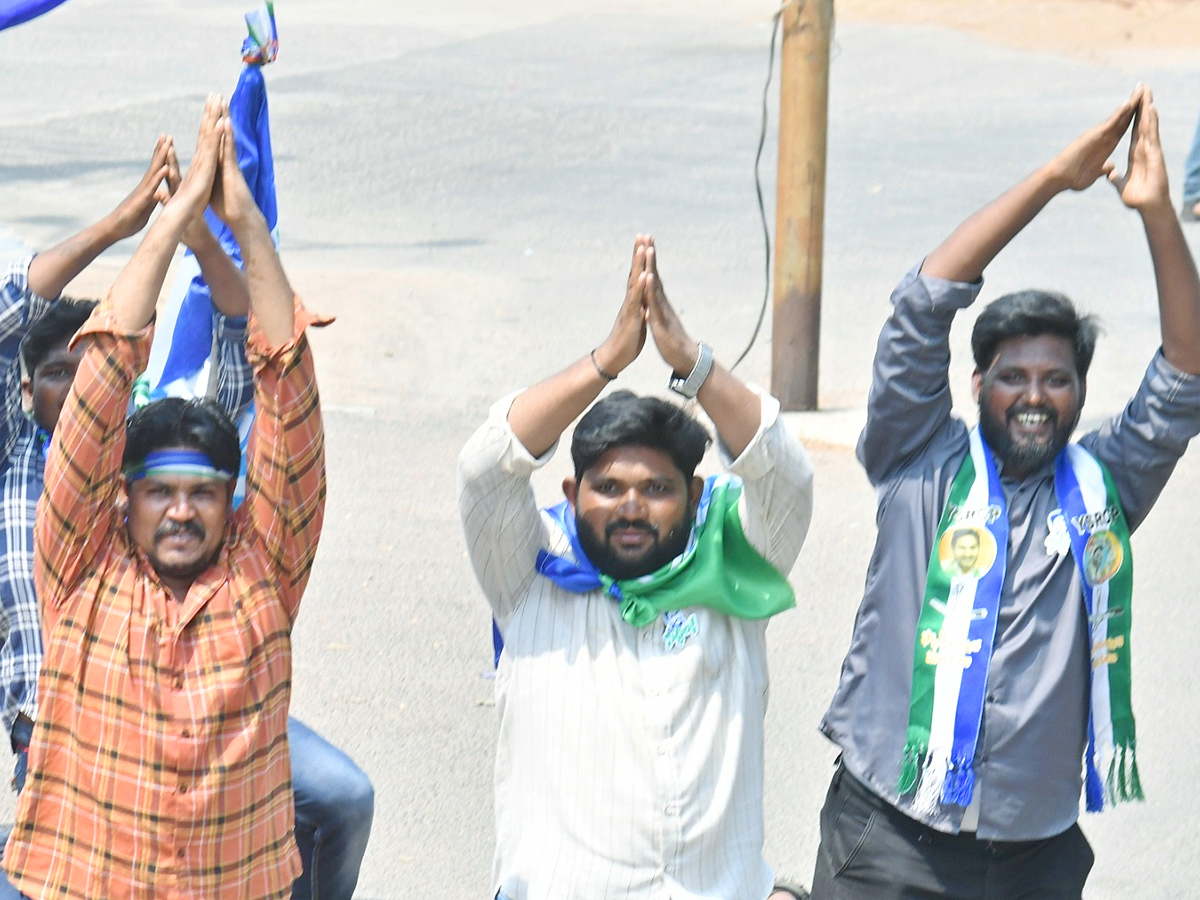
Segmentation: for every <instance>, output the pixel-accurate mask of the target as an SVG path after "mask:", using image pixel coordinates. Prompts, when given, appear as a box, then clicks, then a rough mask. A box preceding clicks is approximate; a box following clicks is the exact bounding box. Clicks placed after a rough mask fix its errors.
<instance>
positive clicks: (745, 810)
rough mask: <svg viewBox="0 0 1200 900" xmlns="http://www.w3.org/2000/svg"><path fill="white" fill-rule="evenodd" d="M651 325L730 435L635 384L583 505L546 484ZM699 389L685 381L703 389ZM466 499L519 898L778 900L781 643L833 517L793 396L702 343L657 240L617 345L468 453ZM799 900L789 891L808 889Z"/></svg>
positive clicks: (588, 475)
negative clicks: (493, 634) (549, 504)
mask: <svg viewBox="0 0 1200 900" xmlns="http://www.w3.org/2000/svg"><path fill="white" fill-rule="evenodd" d="M647 331H649V333H650V335H651V336H652V337H653V339H654V343H655V346H656V347H657V348H658V352H659V354H660V355H661V356H662V358H663V361H664V362H666V363H667V365H668V366H669V367H670V368H671V369H672V370H673V372H674V373H675V375H674V377H673V378H672V379H671V386H672V388H673V389H675V390H676V391H677V392H678V393H681V394H683V395H684V396H685V397H695V398H696V399H698V400H699V402H700V404H701V406H702V407H703V408H704V410H705V412H706V413H707V414H708V416H709V417H710V418H711V419H712V421H713V423H714V425H715V426H716V430H717V433H718V437H719V438H720V445H721V449H722V451H723V453H724V455H725V458H726V461H727V462H728V465H727V467H726V470H725V472H724V473H722V474H721V475H718V476H716V477H714V478H710V479H709V480H708V481H704V480H702V479H700V478H697V477H695V476H694V470H695V467H696V464H697V463H698V462H699V461H700V458H701V456H703V453H704V450H705V447H706V446H707V444H708V435H707V433H706V432H705V431H704V429H703V427H702V426H700V425H699V424H698V423H697V422H696V421H695V420H694V419H692V418H691V417H690V416H689V415H687V414H686V413H684V412H683V411H682V410H680V409H678V408H677V407H674V406H672V405H671V404H668V403H665V402H664V401H661V400H657V399H654V398H637V397H635V396H634V395H632V394H630V393H628V392H624V391H622V392H618V393H616V394H613V395H611V396H610V397H607V398H606V399H605V400H603V401H601V402H600V403H598V404H596V406H595V407H593V409H592V410H591V411H589V412H588V414H587V415H586V416H584V417H583V419H582V420H581V421H580V423H579V425H578V426H577V427H576V430H575V436H574V439H573V442H572V457H573V461H574V463H575V477H573V478H568V479H566V480H565V481H564V482H563V491H564V493H565V495H566V498H567V502H566V503H563V504H560V505H559V506H557V507H555V508H552V509H550V510H544V511H539V510H538V508H537V506H536V504H535V502H534V498H533V492H532V489H531V487H530V483H529V479H530V475H531V473H532V472H533V471H534V470H535V469H536V468H537V467H538V466H540V465H542V464H543V463H545V462H546V461H547V460H548V459H549V457H550V455H551V453H552V451H553V450H554V448H555V446H556V444H557V442H558V439H559V437H560V436H561V435H562V433H563V431H565V430H566V429H567V428H568V427H569V426H570V425H571V423H572V422H574V420H575V419H576V418H577V417H579V416H580V414H581V413H583V411H584V410H585V409H586V408H587V407H588V405H589V404H591V403H592V401H593V400H595V399H596V397H597V396H598V395H599V394H600V392H601V390H602V389H603V388H604V387H605V385H606V384H607V383H608V382H610V381H612V380H614V379H615V378H616V376H617V375H618V374H619V373H620V372H621V371H622V370H623V369H624V368H625V367H626V366H628V365H629V364H630V363H632V362H633V361H634V359H636V358H637V356H638V355H639V354H640V352H641V350H642V348H643V346H644V344H645V341H646V335H647ZM685 373H686V374H685ZM459 501H460V507H461V511H462V516H463V526H464V529H465V531H466V538H467V545H468V549H469V552H470V556H471V561H472V564H473V566H474V568H475V572H476V575H477V577H478V579H479V582H480V584H481V586H482V587H483V591H484V594H485V595H486V596H487V599H488V602H489V603H490V604H491V606H492V610H493V613H494V615H495V618H496V622H497V623H498V626H499V628H500V631H501V633H502V635H503V637H504V642H505V647H504V652H503V654H502V656H501V660H500V664H499V669H498V672H497V677H496V708H497V712H498V714H499V717H500V737H499V748H498V751H497V760H496V832H497V846H496V856H495V864H494V871H493V889H494V890H495V891H496V895H497V897H501V898H505V900H550V898H553V900H585V898H586V900H601V898H614V897H630V898H664V900H665V898H672V900H699V898H720V900H763V898H766V897H768V895H770V894H772V873H771V869H770V867H769V866H768V865H767V864H766V862H765V861H764V859H763V855H762V831H763V814H762V789H763V788H762V762H763V716H764V714H765V712H766V702H767V664H766V644H765V632H766V624H767V621H768V620H769V618H770V616H771V615H773V614H774V613H775V612H778V611H780V610H782V609H785V608H787V607H789V606H791V605H793V594H792V591H791V588H790V587H789V586H788V585H787V581H786V575H787V573H788V571H789V570H790V569H791V567H792V564H793V563H794V562H795V560H796V557H797V555H798V554H799V552H800V546H801V544H802V543H803V541H804V536H805V533H806V532H807V529H808V523H809V518H810V516H811V511H812V467H811V464H810V463H809V460H808V457H807V456H806V455H805V453H804V450H803V448H802V447H801V446H800V443H799V442H798V441H797V440H796V438H795V437H794V436H792V435H791V434H789V433H788V432H787V430H786V429H785V427H784V425H783V422H782V420H781V419H780V417H779V403H778V401H776V400H775V399H774V398H773V397H771V396H769V395H768V394H766V393H765V392H762V391H761V390H759V389H757V388H752V387H749V386H747V385H746V384H744V383H743V382H742V381H740V380H739V379H738V378H736V377H735V376H734V375H732V374H731V373H729V372H728V371H727V370H725V369H724V368H722V367H721V366H720V365H718V364H716V363H715V362H713V359H712V351H711V350H710V349H709V348H708V347H707V346H706V345H704V344H697V343H696V342H695V341H693V340H691V339H690V338H689V337H688V335H687V332H686V331H685V330H684V327H683V325H682V323H681V322H680V320H679V318H678V317H677V316H676V314H675V312H674V310H673V309H672V308H671V306H670V304H669V303H668V302H667V298H666V296H665V294H664V293H663V290H662V285H661V282H660V281H659V279H658V272H657V266H656V261H655V248H654V244H653V241H652V239H650V238H648V237H642V236H639V237H638V240H637V244H636V246H635V252H634V260H633V266H632V268H631V271H630V276H629V282H628V290H627V293H626V297H625V301H624V303H623V304H622V306H621V309H620V312H619V313H618V315H617V320H616V322H615V324H614V325H613V329H612V332H611V333H610V334H609V336H608V337H607V338H606V339H605V341H604V342H603V343H602V344H600V345H599V346H598V347H596V349H595V350H594V351H593V352H592V353H591V354H590V355H589V356H584V357H582V358H581V359H580V360H579V361H577V362H576V363H574V364H573V365H571V366H570V367H568V368H567V369H565V370H563V371H562V372H560V373H558V374H557V375H555V376H553V377H551V378H549V379H547V380H546V381H543V382H541V383H540V384H537V385H535V386H534V387H532V388H529V389H528V390H526V391H524V392H521V393H519V394H517V395H515V396H510V397H508V398H505V399H504V400H502V401H501V402H500V403H498V404H497V405H496V406H495V407H493V409H492V412H491V415H490V416H489V418H488V420H487V422H486V423H485V424H484V425H483V427H482V428H480V430H479V431H478V432H476V434H475V435H474V436H473V437H472V438H471V440H470V441H469V442H468V444H467V446H466V447H465V448H464V450H463V453H462V456H461V458H460V466H459ZM779 896H781V897H782V896H787V892H784V893H781V894H780V895H779Z"/></svg>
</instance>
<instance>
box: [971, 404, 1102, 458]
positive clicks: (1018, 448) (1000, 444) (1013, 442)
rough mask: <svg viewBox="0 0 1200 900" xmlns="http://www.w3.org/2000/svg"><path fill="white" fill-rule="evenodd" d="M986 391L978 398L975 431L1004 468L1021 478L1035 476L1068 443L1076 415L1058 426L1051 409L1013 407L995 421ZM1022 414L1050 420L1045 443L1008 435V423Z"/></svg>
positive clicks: (1048, 407) (1026, 406) (1044, 407)
mask: <svg viewBox="0 0 1200 900" xmlns="http://www.w3.org/2000/svg"><path fill="white" fill-rule="evenodd" d="M990 409H991V407H990V405H989V404H988V391H987V388H986V387H985V388H984V389H983V391H981V392H980V395H979V431H980V433H982V434H983V439H984V440H985V441H987V445H988V446H989V447H990V448H991V449H992V453H994V454H995V455H996V458H997V459H999V460H1000V461H1001V462H1002V463H1003V464H1004V466H1005V467H1007V468H1009V469H1012V470H1016V471H1017V472H1020V473H1023V474H1026V475H1028V474H1030V473H1032V472H1036V471H1037V470H1038V469H1040V468H1041V467H1042V466H1044V465H1046V464H1047V463H1049V462H1051V461H1052V460H1053V459H1054V458H1055V457H1056V456H1058V454H1059V453H1061V452H1062V449H1063V448H1064V447H1065V446H1067V442H1068V441H1070V440H1071V433H1072V432H1073V431H1074V430H1075V424H1076V423H1077V422H1078V421H1079V412H1078V411H1077V412H1076V413H1075V418H1074V419H1073V420H1072V421H1070V422H1060V421H1059V419H1058V413H1057V412H1056V411H1055V410H1054V408H1053V407H1051V406H1028V405H1020V406H1017V405H1014V406H1012V407H1010V408H1009V409H1008V410H1006V411H1005V414H1004V420H1003V421H1001V420H1000V419H998V418H996V417H995V416H993V415H992V414H991V412H990V411H989V410H990ZM1023 413H1044V414H1045V415H1047V416H1049V417H1050V426H1051V429H1052V430H1051V433H1050V439H1049V440H1047V441H1039V440H1037V439H1036V438H1031V439H1029V440H1024V441H1021V440H1017V439H1016V438H1014V437H1013V436H1012V432H1010V431H1009V428H1008V426H1009V423H1010V422H1011V421H1012V420H1013V419H1014V418H1016V417H1017V416H1019V415H1022V414H1023Z"/></svg>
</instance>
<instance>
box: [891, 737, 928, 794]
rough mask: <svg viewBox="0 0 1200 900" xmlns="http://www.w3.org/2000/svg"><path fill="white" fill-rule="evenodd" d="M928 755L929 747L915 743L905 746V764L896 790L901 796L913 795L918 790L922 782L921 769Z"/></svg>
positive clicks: (910, 742)
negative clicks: (919, 782)
mask: <svg viewBox="0 0 1200 900" xmlns="http://www.w3.org/2000/svg"><path fill="white" fill-rule="evenodd" d="M928 753H929V747H928V746H925V745H922V744H918V743H915V742H913V741H909V742H908V743H907V744H905V745H904V764H903V765H902V766H901V768H900V780H899V782H898V783H897V785H896V790H897V791H899V792H900V793H901V794H911V793H912V792H913V791H915V790H916V789H917V782H918V781H920V780H921V768H922V766H923V763H924V760H925V756H926V754H928Z"/></svg>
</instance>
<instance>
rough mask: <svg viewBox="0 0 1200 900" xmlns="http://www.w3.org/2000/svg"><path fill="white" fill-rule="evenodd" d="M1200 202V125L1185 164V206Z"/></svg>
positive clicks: (1197, 127)
mask: <svg viewBox="0 0 1200 900" xmlns="http://www.w3.org/2000/svg"><path fill="white" fill-rule="evenodd" d="M1197 202H1200V124H1198V125H1196V134H1195V135H1194V136H1193V137H1192V149H1191V150H1189V151H1188V155H1187V160H1186V161H1185V162H1184V164H1183V205H1184V206H1195V205H1196V203H1197Z"/></svg>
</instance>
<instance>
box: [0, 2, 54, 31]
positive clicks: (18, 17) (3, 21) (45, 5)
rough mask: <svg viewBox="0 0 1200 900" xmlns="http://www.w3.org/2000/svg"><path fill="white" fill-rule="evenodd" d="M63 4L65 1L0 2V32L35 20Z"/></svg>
mask: <svg viewBox="0 0 1200 900" xmlns="http://www.w3.org/2000/svg"><path fill="white" fill-rule="evenodd" d="M64 2H66V0H0V31H3V30H4V29H5V28H12V27H13V26H14V25H20V24H21V23H22V22H28V21H29V20H30V19H36V18H37V17H38V16H40V15H41V14H42V13H45V12H49V11H50V10H52V9H54V7H56V6H58V5H59V4H61V3H64Z"/></svg>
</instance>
